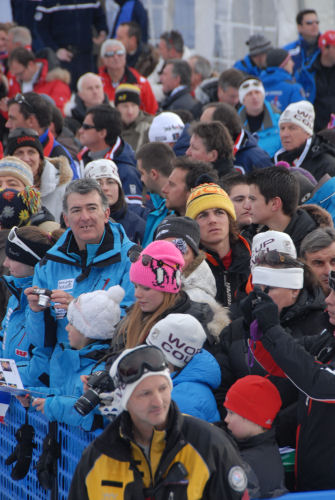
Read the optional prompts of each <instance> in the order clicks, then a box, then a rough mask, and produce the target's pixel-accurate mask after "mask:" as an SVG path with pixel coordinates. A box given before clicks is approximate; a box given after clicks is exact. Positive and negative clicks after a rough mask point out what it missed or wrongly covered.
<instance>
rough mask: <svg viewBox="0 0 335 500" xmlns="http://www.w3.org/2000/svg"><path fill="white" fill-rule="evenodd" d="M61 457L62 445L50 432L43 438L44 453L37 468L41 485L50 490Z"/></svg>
mask: <svg viewBox="0 0 335 500" xmlns="http://www.w3.org/2000/svg"><path fill="white" fill-rule="evenodd" d="M59 457H60V445H59V443H58V442H57V440H56V439H55V438H54V437H53V436H52V435H51V434H50V433H49V434H47V435H46V436H45V438H44V440H43V448H42V455H41V456H40V458H39V460H38V462H37V464H36V466H35V468H36V474H37V478H38V480H39V482H40V484H41V486H42V487H43V488H44V489H46V490H50V489H51V488H52V485H53V481H54V479H55V477H57V460H58V458H59Z"/></svg>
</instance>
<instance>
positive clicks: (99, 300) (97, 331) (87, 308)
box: [67, 285, 124, 340]
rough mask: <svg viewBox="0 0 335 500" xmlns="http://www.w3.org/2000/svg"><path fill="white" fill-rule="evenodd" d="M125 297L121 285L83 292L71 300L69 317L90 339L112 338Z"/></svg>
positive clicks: (70, 321)
mask: <svg viewBox="0 0 335 500" xmlns="http://www.w3.org/2000/svg"><path fill="white" fill-rule="evenodd" d="M123 297H124V290H123V288H121V287H120V286H119V285H116V286H112V287H111V288H109V289H108V290H96V291H94V292H89V293H82V294H81V295H79V297H77V298H76V299H74V300H72V301H71V302H70V304H69V307H68V311H67V319H68V321H69V323H71V324H72V325H73V326H74V327H75V328H76V329H77V330H79V332H80V333H82V334H83V335H84V336H85V337H87V338H89V339H103V340H105V339H110V338H112V337H113V335H114V331H115V327H116V325H117V324H118V322H119V321H120V317H121V311H120V302H121V301H122V299H123Z"/></svg>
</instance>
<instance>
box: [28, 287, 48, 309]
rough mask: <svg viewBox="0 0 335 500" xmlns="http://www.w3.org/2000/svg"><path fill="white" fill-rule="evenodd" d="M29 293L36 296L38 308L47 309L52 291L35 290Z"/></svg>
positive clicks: (44, 289)
mask: <svg viewBox="0 0 335 500" xmlns="http://www.w3.org/2000/svg"><path fill="white" fill-rule="evenodd" d="M31 293H33V294H35V295H38V305H39V306H41V307H47V306H48V305H49V304H50V297H51V294H52V291H51V290H48V288H35V289H34V290H33V291H32V292H31Z"/></svg>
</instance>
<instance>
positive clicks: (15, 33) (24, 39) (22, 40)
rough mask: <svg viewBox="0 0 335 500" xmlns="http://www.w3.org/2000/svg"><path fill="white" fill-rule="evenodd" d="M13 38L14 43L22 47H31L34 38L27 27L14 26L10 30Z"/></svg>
mask: <svg viewBox="0 0 335 500" xmlns="http://www.w3.org/2000/svg"><path fill="white" fill-rule="evenodd" d="M8 33H10V34H11V35H12V37H13V43H19V44H20V45H21V46H22V47H25V46H26V45H31V42H32V38H31V33H30V30H29V29H28V28H26V27H25V26H14V27H13V28H10V30H8Z"/></svg>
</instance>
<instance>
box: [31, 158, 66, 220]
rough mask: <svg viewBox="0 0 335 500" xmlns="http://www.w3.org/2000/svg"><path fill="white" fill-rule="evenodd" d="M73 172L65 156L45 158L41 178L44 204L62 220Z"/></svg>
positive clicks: (40, 188) (56, 218) (56, 217)
mask: <svg viewBox="0 0 335 500" xmlns="http://www.w3.org/2000/svg"><path fill="white" fill-rule="evenodd" d="M72 176H73V172H72V169H71V167H70V165H69V161H68V159H67V158H66V157H65V156H57V157H55V158H45V160H44V166H43V171H42V175H41V180H40V187H39V190H40V192H41V200H42V205H43V206H45V207H46V208H47V209H48V210H49V211H50V212H51V213H52V215H53V216H54V217H55V220H56V221H57V222H59V221H60V216H61V213H62V206H63V196H64V193H65V189H66V186H67V185H68V183H69V182H70V181H71V180H72Z"/></svg>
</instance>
